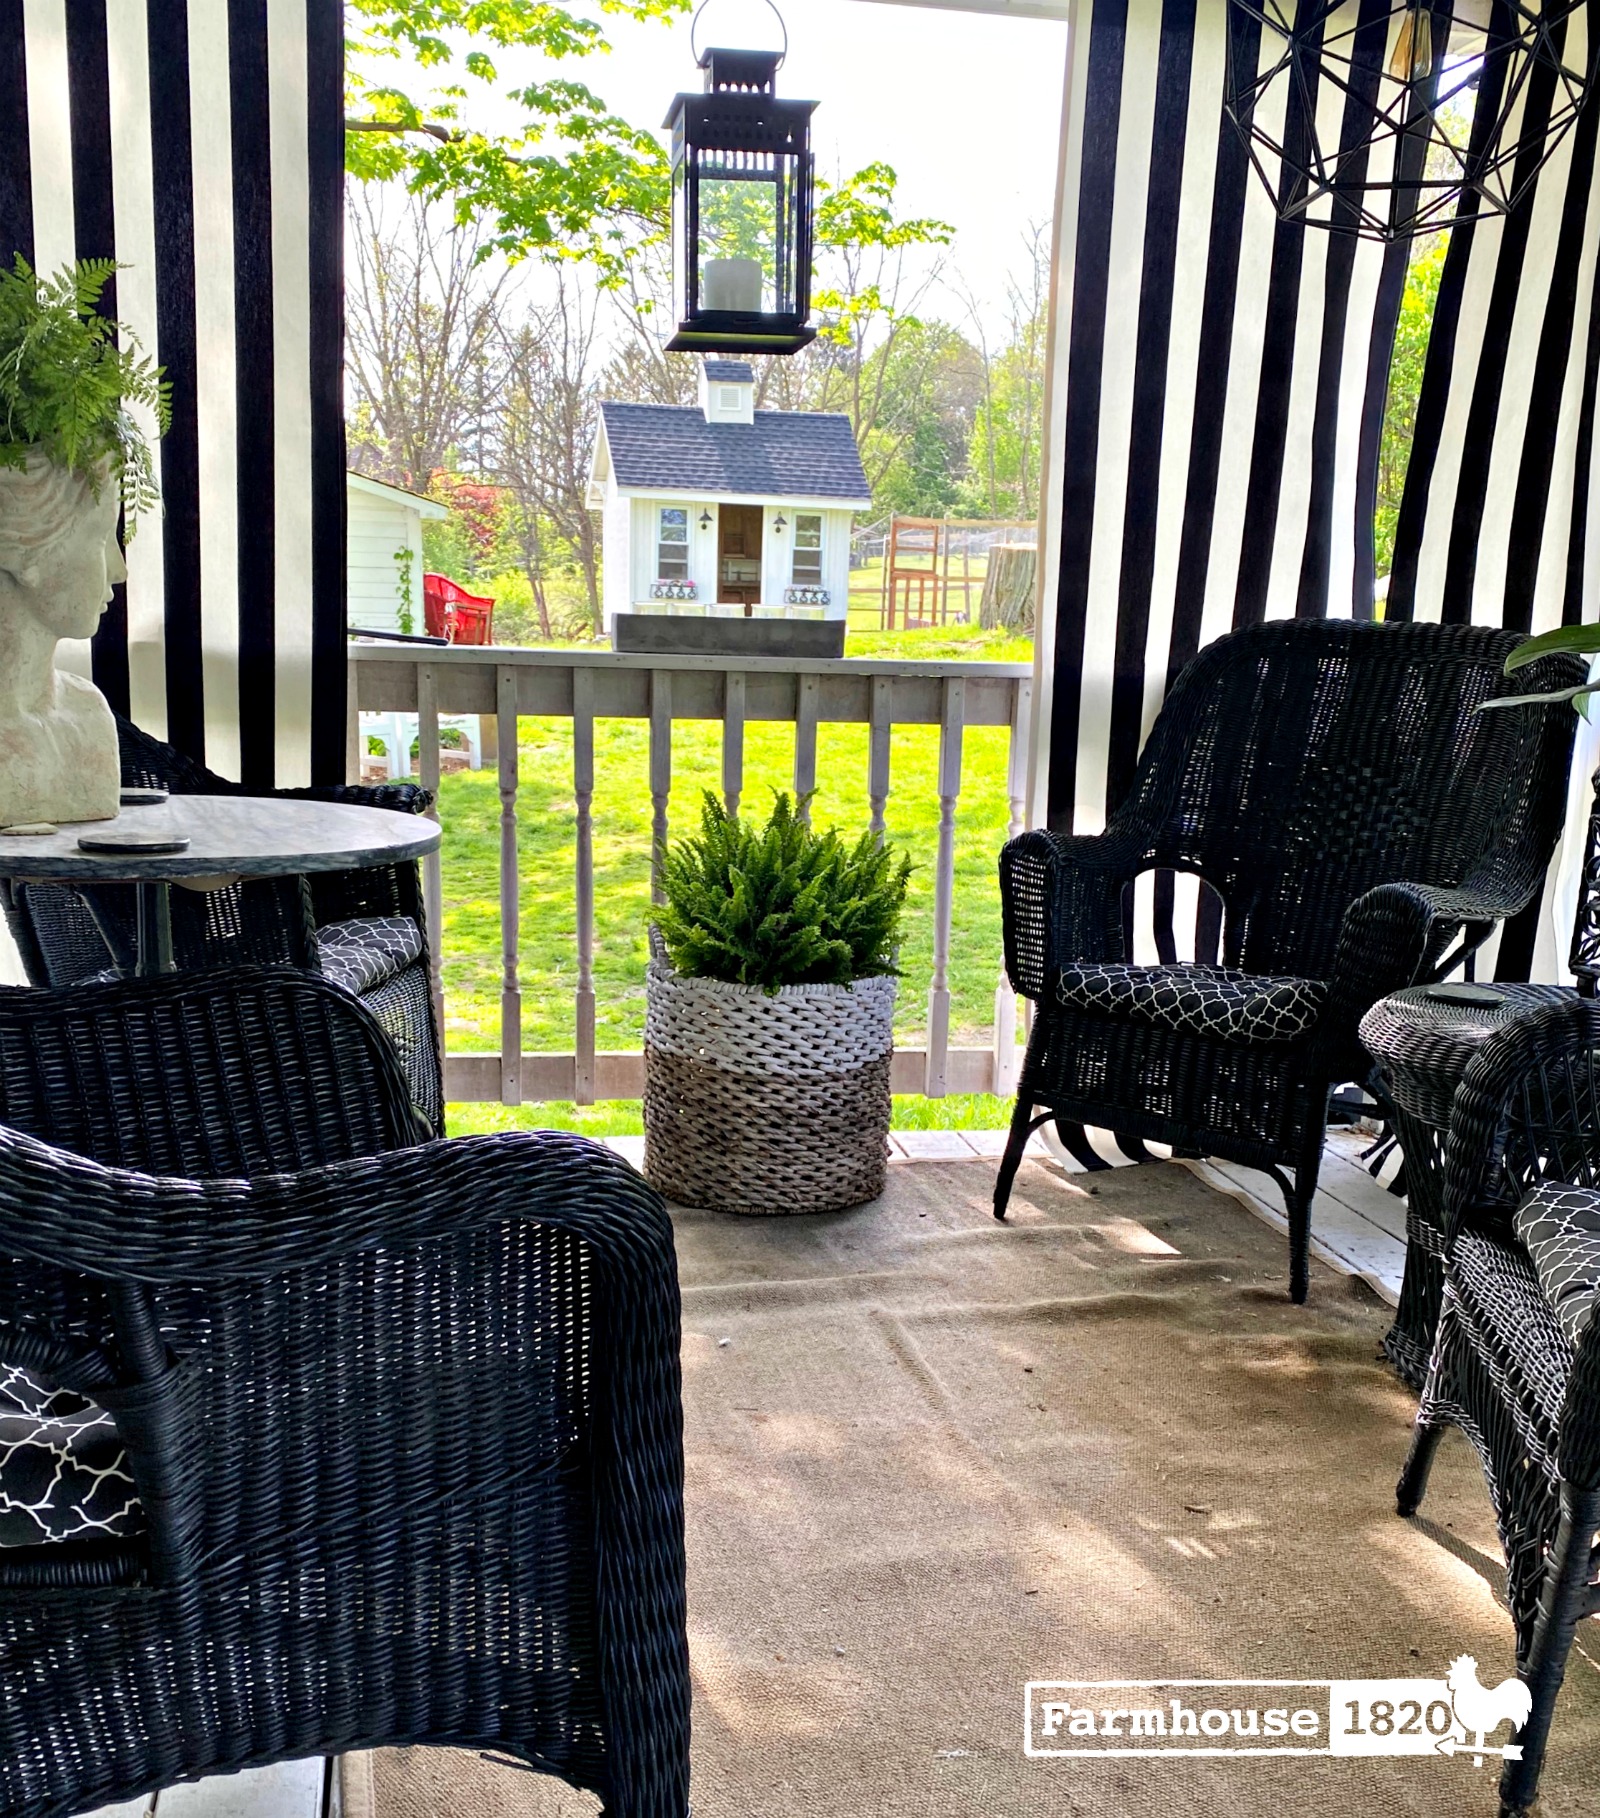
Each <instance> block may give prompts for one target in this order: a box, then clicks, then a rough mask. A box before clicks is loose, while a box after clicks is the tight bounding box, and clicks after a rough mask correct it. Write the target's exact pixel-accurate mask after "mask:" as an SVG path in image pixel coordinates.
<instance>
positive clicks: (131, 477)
mask: <svg viewBox="0 0 1600 1818" xmlns="http://www.w3.org/2000/svg"><path fill="white" fill-rule="evenodd" d="M116 269H117V266H116V263H115V261H114V260H111V259H84V260H80V262H79V263H78V264H77V265H75V266H74V265H68V266H63V267H62V269H61V270H60V271H59V272H57V273H56V275H55V276H54V277H53V278H41V277H40V276H39V275H38V274H37V273H36V272H35V271H34V270H33V268H32V266H30V265H29V264H28V262H27V260H26V259H24V258H23V257H22V255H21V254H20V253H19V254H18V255H17V259H16V263H15V265H14V266H13V267H12V269H11V270H10V271H9V272H6V271H0V467H18V468H20V467H26V466H27V464H28V457H29V455H30V454H31V453H32V452H33V451H34V450H36V449H37V450H38V451H39V452H40V453H41V454H43V455H45V456H47V457H48V458H49V459H50V460H52V461H55V462H56V463H58V465H60V466H62V467H65V468H68V469H69V470H70V471H72V472H73V473H79V474H82V475H83V476H84V478H85V479H86V480H87V481H88V482H89V485H90V487H91V488H92V489H93V491H94V494H95V497H96V498H98V497H99V496H100V487H101V485H102V484H103V483H104V482H105V481H106V480H108V479H109V480H111V481H113V482H114V483H115V485H116V486H117V488H118V491H119V493H120V495H121V499H122V508H123V512H124V514H125V516H126V521H127V524H126V534H127V535H129V536H131V535H132V534H133V527H134V525H135V523H136V522H137V520H138V518H139V515H140V513H141V512H145V511H152V510H154V509H155V508H156V506H157V505H158V504H159V502H160V493H159V490H158V488H157V485H156V474H155V461H154V457H153V456H152V454H151V450H150V444H149V442H148V441H147V440H146V439H145V435H144V432H143V430H142V429H140V427H139V425H138V423H137V422H136V421H135V419H134V417H133V415H132V411H131V409H130V407H131V406H144V407H146V408H148V409H149V410H150V411H151V412H152V414H153V415H154V418H155V423H156V430H157V433H158V434H164V433H165V431H166V428H167V424H168V421H169V419H170V415H171V411H170V391H169V387H168V385H167V383H166V381H165V379H164V378H163V377H162V373H161V369H160V368H159V367H158V366H155V365H152V363H151V362H150V360H149V359H147V358H146V357H145V354H144V352H143V350H142V349H141V347H140V345H139V341H138V338H137V337H136V336H135V335H134V333H133V331H132V330H131V329H129V328H127V327H125V326H124V325H123V324H122V323H120V322H114V321H112V320H110V319H109V318H108V317H106V316H102V315H100V314H98V313H97V310H98V305H99V302H100V297H101V293H102V292H103V291H104V290H105V287H106V284H107V283H108V282H109V280H110V278H111V276H112V274H113V273H114V272H115V271H116Z"/></svg>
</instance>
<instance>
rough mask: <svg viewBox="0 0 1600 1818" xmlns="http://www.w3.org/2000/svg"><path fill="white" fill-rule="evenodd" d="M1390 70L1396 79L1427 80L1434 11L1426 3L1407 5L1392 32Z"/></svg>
mask: <svg viewBox="0 0 1600 1818" xmlns="http://www.w3.org/2000/svg"><path fill="white" fill-rule="evenodd" d="M1389 74H1390V75H1391V76H1392V77H1393V78H1394V79H1395V81H1396V82H1426V81H1427V79H1428V77H1429V76H1431V75H1432V74H1433V14H1432V13H1431V12H1429V10H1428V9H1427V7H1425V6H1411V7H1408V8H1407V9H1406V14H1405V17H1404V18H1403V19H1402V20H1401V21H1400V30H1399V31H1398V32H1397V33H1396V34H1395V40H1394V53H1393V55H1392V56H1391V57H1390V58H1389Z"/></svg>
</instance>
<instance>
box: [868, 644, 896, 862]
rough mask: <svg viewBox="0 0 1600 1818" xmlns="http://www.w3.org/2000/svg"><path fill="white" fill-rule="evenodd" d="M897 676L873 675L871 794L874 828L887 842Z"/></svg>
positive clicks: (870, 748) (870, 757)
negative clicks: (890, 759) (885, 817)
mask: <svg viewBox="0 0 1600 1818" xmlns="http://www.w3.org/2000/svg"><path fill="white" fill-rule="evenodd" d="M893 707H894V679H893V677H892V676H887V675H875V676H874V677H873V678H872V726H871V731H870V732H869V733H868V745H867V797H868V799H869V800H870V802H871V804H872V831H873V833H874V834H875V835H876V837H877V841H878V844H879V845H880V846H881V845H882V844H883V832H884V818H883V817H884V810H885V808H886V807H887V806H888V803H889V744H890V740H891V738H892V736H893V733H894V720H893V718H892V717H891V715H892V712H893Z"/></svg>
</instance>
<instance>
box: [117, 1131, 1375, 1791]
mask: <svg viewBox="0 0 1600 1818" xmlns="http://www.w3.org/2000/svg"><path fill="white" fill-rule="evenodd" d="M1368 1140H1369V1139H1368V1138H1367V1137H1365V1136H1363V1135H1361V1134H1359V1133H1358V1132H1356V1131H1352V1130H1334V1131H1330V1132H1329V1134H1328V1147H1327V1152H1326V1154H1325V1155H1324V1158H1323V1164H1322V1175H1321V1179H1320V1181H1319V1184H1318V1189H1317V1198H1316V1203H1315V1205H1314V1207H1313V1211H1312V1221H1311V1237H1312V1249H1313V1250H1314V1251H1315V1252H1316V1254H1317V1255H1318V1256H1320V1257H1321V1258H1322V1260H1323V1261H1324V1262H1326V1263H1328V1264H1329V1265H1331V1266H1332V1267H1333V1268H1335V1269H1337V1270H1339V1271H1340V1272H1341V1273H1343V1274H1346V1275H1355V1276H1359V1277H1361V1278H1362V1279H1363V1280H1364V1281H1365V1282H1366V1283H1367V1284H1368V1285H1369V1286H1370V1287H1371V1288H1372V1289H1373V1290H1374V1291H1375V1292H1376V1293H1377V1294H1379V1295H1380V1296H1381V1297H1382V1298H1383V1299H1384V1300H1386V1301H1388V1302H1389V1303H1390V1304H1391V1305H1393V1304H1394V1303H1395V1301H1396V1300H1397V1299H1398V1298H1399V1293H1400V1282H1401V1277H1402V1275H1403V1273H1404V1268H1405V1202H1404V1201H1403V1200H1401V1199H1397V1198H1396V1197H1395V1196H1394V1195H1392V1194H1390V1193H1388V1192H1386V1191H1385V1189H1384V1188H1383V1187H1382V1186H1381V1185H1380V1184H1379V1183H1378V1182H1377V1181H1375V1180H1374V1179H1373V1178H1372V1176H1371V1175H1370V1174H1369V1173H1368V1172H1367V1170H1366V1168H1365V1167H1364V1166H1363V1165H1362V1164H1361V1162H1360V1159H1359V1158H1360V1154H1361V1151H1362V1149H1363V1148H1364V1147H1365V1146H1366V1144H1367V1142H1368ZM1004 1144H1005V1132H1004V1131H1002V1130H969V1131H953V1130H901V1131H897V1132H896V1133H895V1135H894V1137H893V1139H892V1145H891V1158H890V1159H891V1163H892V1166H891V1169H890V1175H889V1187H888V1195H887V1196H886V1197H890V1198H892V1197H893V1196H894V1195H895V1193H896V1191H897V1176H899V1175H900V1172H901V1170H902V1169H903V1168H911V1167H915V1166H916V1165H917V1164H918V1163H919V1162H950V1161H962V1160H971V1161H973V1162H978V1161H983V1162H986V1163H988V1164H989V1165H990V1166H992V1165H993V1164H994V1162H995V1161H996V1160H997V1159H998V1158H999V1155H1000V1153H1001V1150H1002V1149H1003V1147H1004ZM608 1146H609V1147H610V1148H612V1149H614V1150H615V1151H617V1153H619V1154H620V1155H622V1156H624V1157H625V1158H626V1159H627V1160H628V1161H630V1162H632V1163H634V1164H635V1165H636V1166H637V1165H638V1164H639V1163H640V1162H641V1161H642V1160H643V1150H644V1138H643V1137H613V1138H611V1139H609V1144H608ZM1107 1153H1108V1159H1109V1157H1110V1153H1111V1152H1110V1151H1108V1152H1107ZM1030 1155H1031V1156H1032V1157H1033V1158H1034V1159H1038V1160H1045V1161H1047V1162H1050V1158H1049V1156H1048V1154H1047V1152H1046V1151H1045V1149H1044V1146H1043V1144H1042V1142H1041V1141H1040V1139H1039V1138H1038V1137H1035V1138H1034V1139H1033V1144H1032V1146H1031V1148H1030ZM1050 1165H1053V1166H1059V1165H1060V1164H1059V1163H1055V1162H1050ZM1179 1165H1180V1166H1183V1167H1188V1168H1190V1169H1192V1170H1193V1172H1194V1173H1196V1174H1197V1175H1198V1176H1199V1177H1200V1178H1201V1179H1202V1180H1204V1181H1206V1182H1207V1184H1208V1185H1210V1186H1212V1187H1215V1188H1216V1189H1217V1190H1218V1191H1219V1192H1222V1193H1227V1194H1229V1195H1230V1196H1231V1197H1233V1198H1234V1199H1236V1200H1238V1201H1239V1203H1240V1204H1242V1205H1244V1206H1245V1207H1246V1208H1248V1209H1249V1210H1250V1211H1251V1212H1253V1213H1254V1214H1255V1215H1256V1216H1257V1217H1258V1218H1261V1219H1262V1220H1264V1221H1265V1222H1266V1223H1268V1224H1271V1225H1274V1226H1276V1227H1278V1228H1279V1229H1281V1230H1284V1231H1287V1223H1286V1220H1285V1218H1284V1216H1283V1206H1282V1201H1281V1199H1280V1197H1279V1195H1278V1191H1277V1188H1276V1187H1275V1186H1274V1185H1273V1183H1272V1182H1271V1180H1269V1179H1268V1178H1267V1176H1265V1175H1263V1174H1259V1173H1256V1172H1254V1171H1253V1170H1251V1169H1248V1168H1240V1167H1235V1166H1234V1165H1233V1164H1232V1163H1227V1162H1184V1163H1181V1164H1179ZM1068 1172H1072V1173H1078V1172H1081V1170H1080V1169H1079V1168H1078V1167H1077V1165H1076V1164H1072V1165H1071V1166H1069V1168H1068ZM1286 1267H1287V1264H1286ZM90 1818H342V1811H341V1800H340V1785H339V1775H338V1773H337V1772H336V1771H333V1770H332V1769H331V1768H330V1764H329V1763H328V1762H327V1761H324V1760H322V1759H315V1760H309V1761H294V1762H280V1763H279V1764H277V1765H276V1766H273V1767H267V1768H255V1769H252V1770H250V1771H248V1772H246V1773H242V1774H229V1775H222V1776H218V1777H217V1778H215V1779H211V1780H202V1781H199V1782H196V1783H193V1784H190V1785H186V1786H177V1787H172V1788H169V1789H168V1790H167V1791H165V1792H163V1793H160V1794H159V1795H156V1796H154V1797H152V1798H150V1799H148V1800H133V1801H130V1802H129V1803H128V1804H126V1805H119V1806H108V1807H105V1808H103V1809H102V1810H101V1811H99V1812H96V1813H93V1814H91V1815H90ZM462 1818H471V1815H470V1814H463V1815H462Z"/></svg>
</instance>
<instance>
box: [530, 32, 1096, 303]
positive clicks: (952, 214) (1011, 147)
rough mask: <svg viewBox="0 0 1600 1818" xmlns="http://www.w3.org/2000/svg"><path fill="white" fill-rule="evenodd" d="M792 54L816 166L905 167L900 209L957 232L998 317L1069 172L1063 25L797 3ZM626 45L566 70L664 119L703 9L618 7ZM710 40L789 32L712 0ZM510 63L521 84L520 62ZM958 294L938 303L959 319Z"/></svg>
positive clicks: (790, 71) (784, 82)
mask: <svg viewBox="0 0 1600 1818" xmlns="http://www.w3.org/2000/svg"><path fill="white" fill-rule="evenodd" d="M783 14H784V19H785V21H786V23H787V25H788V30H789V60H788V62H787V63H786V64H785V65H784V68H783V70H782V72H781V74H780V76H779V79H778V81H779V92H780V93H782V94H787V95H792V96H795V97H797V98H801V99H805V100H816V101H820V102H821V103H822V105H821V106H820V107H819V108H818V109H817V114H816V119H815V123H814V144H815V148H816V152H817V162H818V168H819V169H820V170H821V171H823V172H824V173H831V172H833V171H835V170H841V169H842V170H843V171H845V172H849V171H852V170H856V169H859V168H860V167H861V166H862V165H864V164H869V163H872V162H874V161H875V160H877V159H883V160H886V161H887V162H888V163H890V164H892V165H893V166H894V167H895V169H896V170H897V171H898V172H899V173H900V206H901V209H902V212H904V213H907V214H916V215H936V216H938V217H940V218H941V219H943V220H946V221H949V222H950V223H951V224H952V225H953V226H954V227H955V228H956V230H957V232H956V238H955V242H954V244H953V246H952V248H951V254H952V260H951V263H952V264H953V265H954V266H955V267H956V268H958V270H959V274H960V279H961V282H962V283H963V285H964V286H965V287H966V288H967V289H969V290H970V291H972V292H973V293H974V294H975V295H976V296H977V297H978V298H979V299H980V301H981V302H982V303H983V304H984V306H985V312H986V314H987V315H988V316H989V318H990V320H991V321H992V322H995V325H996V326H998V321H997V320H996V318H997V317H998V316H999V314H1000V311H1001V308H1002V305H1003V299H1004V295H1005V280H1006V275H1007V273H1008V272H1010V271H1012V270H1015V269H1019V268H1020V267H1021V265H1022V260H1023V253H1022V242H1021V236H1022V234H1023V232H1024V230H1025V228H1026V227H1027V225H1028V223H1029V222H1030V221H1042V222H1044V223H1045V224H1046V225H1047V226H1048V224H1049V221H1050V217H1051V213H1052V209H1053V203H1054V195H1055V180H1056V162H1057V151H1058V138H1059V126H1060V119H1061V92H1062V80H1063V74H1064V67H1065V59H1066V39H1067V30H1066V26H1065V24H1064V23H1055V22H1051V21H1046V20H1032V19H1008V18H994V17H985V16H983V15H980V14H976V13H960V12H945V11H934V10H930V9H926V8H912V7H906V6H896V5H883V4H878V3H876V0H786V3H785V4H784V5H783ZM606 31H607V34H608V36H609V37H610V38H611V41H612V43H613V45H614V46H615V50H614V51H613V53H612V55H610V56H608V57H594V58H590V59H588V60H586V61H585V62H582V63H569V64H566V65H564V66H563V69H562V73H563V74H567V75H571V76H574V77H576V78H577V79H578V80H580V81H582V82H585V83H586V84H587V85H588V86H589V87H591V88H593V89H594V90H595V91H596V92H597V93H598V94H600V95H601V96H602V97H603V98H604V99H605V101H606V102H607V104H608V105H609V106H611V107H613V108H614V109H615V110H616V111H617V112H618V113H620V114H622V115H624V116H625V117H626V118H627V119H630V120H634V121H637V122H638V123H639V124H640V125H643V126H650V127H657V126H659V125H660V123H661V122H662V120H664V119H665V118H666V113H667V107H668V105H669V103H670V101H671V99H672V96H673V95H674V94H675V93H677V91H678V90H679V89H697V88H699V87H700V85H701V77H700V72H699V71H698V70H697V69H696V68H695V67H694V60H693V58H692V57H691V55H690V51H689V20H688V19H687V18H684V19H682V20H681V21H678V22H675V23H674V24H672V25H659V24H657V25H634V24H631V23H630V22H629V21H627V20H621V19H616V18H608V19H607V20H606ZM697 41H698V43H699V45H700V47H701V48H702V49H704V48H705V47H706V46H707V45H710V44H730V45H745V46H750V47H752V48H762V47H765V46H768V45H770V46H773V47H774V48H775V47H776V46H777V44H778V43H779V42H780V40H779V38H778V35H777V24H776V22H775V20H774V19H773V17H772V14H771V12H770V11H769V10H768V9H767V7H766V5H765V4H764V0H709V3H708V5H707V6H706V8H705V11H704V15H703V17H702V19H701V22H700V27H699V32H698V38H697ZM502 74H503V75H505V76H508V77H510V78H512V79H513V80H514V79H515V76H516V69H515V67H514V65H513V63H512V60H511V59H509V58H506V59H504V60H503V62H502ZM964 307H965V306H964V305H963V304H962V303H961V302H960V301H959V299H958V298H957V297H956V296H954V295H950V294H948V293H946V294H945V295H943V296H942V297H940V298H938V299H936V300H935V301H934V302H933V303H932V306H931V310H930V313H937V314H942V315H944V316H946V317H947V318H948V319H949V320H951V321H953V322H956V323H958V324H959V323H960V321H961V320H962V317H963V313H964Z"/></svg>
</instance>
